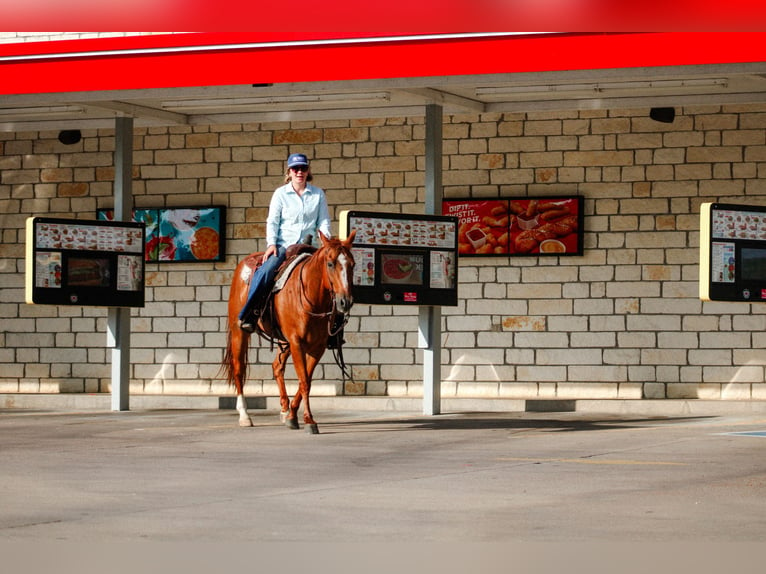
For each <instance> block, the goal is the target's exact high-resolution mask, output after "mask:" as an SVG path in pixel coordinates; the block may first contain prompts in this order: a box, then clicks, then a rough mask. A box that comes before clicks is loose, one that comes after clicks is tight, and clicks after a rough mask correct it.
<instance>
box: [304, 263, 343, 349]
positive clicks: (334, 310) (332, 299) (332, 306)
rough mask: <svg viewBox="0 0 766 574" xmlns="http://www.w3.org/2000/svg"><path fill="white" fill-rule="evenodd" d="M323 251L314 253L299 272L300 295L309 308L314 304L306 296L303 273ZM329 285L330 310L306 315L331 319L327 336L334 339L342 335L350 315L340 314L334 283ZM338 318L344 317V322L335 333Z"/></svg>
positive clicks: (308, 312)
mask: <svg viewBox="0 0 766 574" xmlns="http://www.w3.org/2000/svg"><path fill="white" fill-rule="evenodd" d="M321 251H322V249H320V250H319V251H317V252H315V253H313V254H312V255H311V257H309V258H308V259H306V261H304V262H303V264H302V265H301V268H300V270H299V271H298V279H299V281H300V289H299V293H300V296H301V303H302V302H303V300H305V301H306V302H307V303H308V304H309V306H311V305H312V303H311V301H310V300H309V298H308V296H307V295H306V292H305V288H306V283H305V282H304V281H303V271H304V269H305V268H306V265H308V263H309V261H310V260H311V259H312V258H313V257H315V256H316V255H318V254H319V253H320V252H321ZM326 259H327V258H326V257H325V260H326ZM328 283H329V284H330V289H329V292H330V310H329V311H326V312H324V313H313V312H311V311H306V313H307V314H308V315H310V316H311V317H319V318H321V317H330V322H329V323H328V324H327V334H328V335H329V336H330V337H334V336H335V335H337V334H338V333H340V332H341V331H342V330H343V328H344V327H345V326H346V324H347V323H348V319H349V317H348V313H339V312H338V309H337V306H336V303H335V289H334V288H333V284H332V281H328ZM338 316H341V317H343V321H342V322H340V324H339V326H338V328H337V329H336V330H334V331H333V325H334V323H335V317H338Z"/></svg>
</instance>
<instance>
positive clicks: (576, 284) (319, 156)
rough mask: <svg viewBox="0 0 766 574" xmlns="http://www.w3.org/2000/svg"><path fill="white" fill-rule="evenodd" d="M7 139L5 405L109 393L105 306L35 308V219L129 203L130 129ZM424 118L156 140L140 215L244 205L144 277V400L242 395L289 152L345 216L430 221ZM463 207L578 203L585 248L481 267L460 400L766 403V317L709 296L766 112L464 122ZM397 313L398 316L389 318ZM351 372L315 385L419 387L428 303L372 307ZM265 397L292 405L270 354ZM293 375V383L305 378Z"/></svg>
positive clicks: (462, 345)
mask: <svg viewBox="0 0 766 574" xmlns="http://www.w3.org/2000/svg"><path fill="white" fill-rule="evenodd" d="M113 135H114V134H113V132H112V131H111V130H100V131H95V130H92V131H84V132H83V140H82V141H81V142H80V143H78V144H76V145H73V146H65V145H63V144H61V143H59V142H58V140H57V133H54V132H50V133H48V132H46V133H0V227H1V228H2V238H3V241H2V246H0V322H1V324H2V326H0V392H106V391H108V390H109V379H110V357H109V352H108V350H107V349H106V334H105V331H106V311H105V310H104V309H97V308H81V307H71V308H63V307H62V308H56V307H47V306H30V305H26V304H24V302H23V301H24V289H23V286H24V277H23V272H24V222H25V219H26V218H27V217H28V216H31V215H49V216H54V217H57V216H75V217H78V218H92V217H94V215H95V211H96V209H97V208H100V207H111V201H112V186H113V176H114V170H113V167H112V166H113V150H114V138H113ZM423 138H424V120H423V118H422V117H410V118H395V119H388V120H378V119H371V120H348V121H323V122H301V123H293V124H287V123H273V124H247V125H217V126H209V127H207V126H205V127H202V126H196V127H171V128H149V129H142V128H137V129H136V131H135V138H134V150H135V151H134V164H135V165H134V177H135V182H134V194H135V203H136V206H137V207H157V206H178V205H189V204H193V205H210V204H219V205H225V206H227V219H228V224H227V251H228V254H227V259H226V262H225V263H219V264H194V265H192V264H173V265H158V264H148V265H147V281H148V291H147V303H146V306H145V308H143V309H136V310H134V311H133V313H132V317H133V318H132V329H133V333H134V334H133V337H132V357H131V358H132V362H133V368H132V382H131V392H132V393H195V394H207V393H219V394H223V393H227V392H230V391H229V390H228V389H227V388H226V386H225V384H224V383H223V381H222V380H221V379H219V378H218V375H217V373H218V367H219V362H220V360H221V358H222V355H223V348H224V344H225V335H224V329H225V319H224V317H225V313H226V297H227V295H228V282H229V278H230V274H231V271H232V269H233V268H234V265H235V264H236V262H237V261H238V260H239V259H241V257H242V256H244V255H245V254H246V253H248V252H250V251H254V250H257V249H261V248H263V237H264V225H263V221H264V219H265V216H266V211H267V206H268V202H269V199H270V197H271V192H272V191H273V189H274V188H275V187H277V186H278V185H279V184H280V182H281V180H282V173H283V169H284V160H285V158H286V157H287V155H288V153H290V152H295V151H301V152H304V153H306V154H308V155H309V156H310V157H311V158H313V162H312V168H313V172H314V174H315V183H316V184H318V185H320V186H321V187H323V188H325V190H326V191H327V195H328V200H329V203H330V205H331V210H332V214H333V216H334V227H335V230H337V214H338V213H339V211H340V210H342V209H349V208H353V209H360V210H375V211H394V212H404V213H422V210H423V201H424V188H423V186H424V156H423V153H424V141H423ZM443 149H444V164H443V166H444V177H443V182H444V194H445V198H467V197H472V198H495V197H503V198H506V197H524V196H540V195H542V196H544V195H556V194H575V193H576V194H581V195H583V196H584V197H585V211H586V215H585V253H584V255H583V256H581V257H562V258H536V257H532V258H529V257H524V258H508V257H497V258H495V257H489V258H479V259H477V258H473V259H469V258H466V259H463V260H462V261H461V263H460V282H461V284H460V291H459V304H458V306H457V307H447V308H444V309H443V319H442V320H443V337H442V339H443V340H442V344H443V380H444V383H443V385H442V395H443V396H445V397H450V396H461V397H463V396H464V397H469V396H470V397H477V396H478V397H509V398H561V399H574V398H630V399H639V398H681V397H683V398H713V399H715V398H723V399H764V398H766V384H764V382H765V381H764V365H765V364H766V350H765V349H764V347H766V307H764V306H759V305H758V304H723V303H702V302H701V301H700V300H699V298H698V295H697V293H698V284H697V280H698V257H699V255H698V244H699V205H700V204H701V203H703V202H708V201H719V200H726V201H732V202H739V203H755V204H759V205H763V204H766V179H765V177H766V107H763V106H760V107H756V106H737V107H734V106H730V107H718V106H715V107H699V108H685V109H678V110H677V116H676V120H675V121H674V122H673V123H672V124H663V123H657V122H655V121H652V120H651V119H649V117H648V110H619V111H618V110H614V111H604V110H599V111H580V112H574V111H573V112H568V113H567V112H565V113H560V112H556V113H553V112H550V113H530V114H487V115H480V116H479V115H460V116H445V125H444V146H443ZM392 318H394V319H395V320H392ZM346 339H347V341H348V344H347V346H346V353H345V354H346V359H347V362H348V363H349V364H350V365H351V367H352V369H353V374H354V380H353V381H350V382H347V383H346V386H345V388H343V386H342V384H341V382H340V380H341V378H340V372H339V370H338V368H337V367H336V366H335V365H334V364H333V363H332V360H331V358H330V357H329V355H328V356H327V357H325V358H324V359H323V361H322V363H321V364H320V367H319V369H318V372H317V374H316V380H317V381H318V382H321V383H322V384H321V385H319V388H318V392H321V393H325V394H336V393H337V394H341V393H345V394H368V395H391V396H418V395H420V393H421V383H420V379H421V377H422V369H421V368H420V366H419V365H420V362H421V358H422V353H421V351H419V350H418V349H417V313H416V310H415V309H411V308H408V309H402V308H393V307H390V306H367V305H356V306H355V307H354V309H353V313H352V319H351V321H350V323H349V326H348V328H347V330H346ZM251 352H252V355H251V360H252V369H251V382H250V383H249V384H248V391H249V392H250V393H259V392H264V393H268V394H274V393H275V392H276V389H275V386H274V385H273V383H272V382H271V368H270V363H271V360H272V353H271V352H270V350H269V348H268V347H267V346H261V347H256V348H254V349H253V350H252V351H251ZM291 376H292V375H291Z"/></svg>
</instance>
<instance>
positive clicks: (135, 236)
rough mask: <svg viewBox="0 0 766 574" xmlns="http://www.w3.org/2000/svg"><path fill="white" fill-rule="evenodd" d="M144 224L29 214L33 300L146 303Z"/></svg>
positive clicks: (29, 297) (28, 288) (29, 296)
mask: <svg viewBox="0 0 766 574" xmlns="http://www.w3.org/2000/svg"><path fill="white" fill-rule="evenodd" d="M144 237H145V226H144V224H143V223H135V222H109V221H97V220H85V219H59V218H53V217H29V218H27V221H26V278H25V298H26V302H27V303H29V304H42V305H78V306H79V305H81V306H95V307H143V306H144V300H145V277H146V269H145V261H144V257H143V253H144V243H145V242H144Z"/></svg>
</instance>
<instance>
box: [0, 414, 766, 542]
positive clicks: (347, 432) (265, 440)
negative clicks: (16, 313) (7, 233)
mask: <svg viewBox="0 0 766 574" xmlns="http://www.w3.org/2000/svg"><path fill="white" fill-rule="evenodd" d="M314 414H315V416H316V417H317V420H318V422H319V429H320V434H319V435H314V436H312V435H309V434H306V433H305V432H304V431H303V430H300V431H294V430H289V429H287V428H285V427H284V426H282V425H281V424H280V423H279V420H278V416H277V414H276V413H275V412H272V411H253V412H252V415H253V420H254V425H255V426H253V427H252V428H240V427H238V426H237V416H236V414H235V413H234V412H233V411H226V410H192V409H186V410H143V411H129V412H64V411H43V410H30V409H0V436H2V440H1V441H0V460H2V466H1V467H0V539H1V540H4V541H77V540H80V541H81V540H87V541H88V543H89V544H93V543H96V542H125V541H141V540H152V541H162V542H174V541H182V542H185V543H188V542H195V541H205V542H211V541H212V542H215V541H226V542H232V541H233V542H236V541H251V542H252V541H258V542H277V541H280V542H282V541H296V542H310V543H322V542H327V543H344V544H345V543H355V542H374V543H388V542H396V543H408V542H412V541H413V540H417V541H422V542H429V541H430V542H447V543H449V542H451V541H460V542H461V543H474V542H475V543H498V542H599V543H603V542H614V543H618V542H641V541H646V542H668V541H671V542H678V543H683V542H695V543H699V542H700V541H702V542H704V541H719V542H720V541H723V542H762V541H763V540H764V538H765V537H766V456H764V454H766V436H764V435H766V418H763V417H762V416H758V415H735V416H733V415H725V416H715V415H706V416H634V415H616V414H609V413H605V414H594V413H587V414H583V413H529V412H525V413H451V414H444V415H438V416H432V417H428V416H423V415H420V414H417V413H369V412H339V411H334V412H318V411H316V410H315V413H314Z"/></svg>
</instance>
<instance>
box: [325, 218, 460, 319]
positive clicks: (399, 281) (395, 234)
mask: <svg viewBox="0 0 766 574" xmlns="http://www.w3.org/2000/svg"><path fill="white" fill-rule="evenodd" d="M351 230H356V236H355V238H354V247H353V254H354V260H355V262H356V266H355V267H354V287H353V294H354V300H355V301H356V302H359V303H368V304H385V305H446V306H455V305H457V283H458V266H457V218H455V217H444V216H436V215H432V216H428V215H409V214H401V213H377V212H363V211H343V212H342V213H341V214H340V236H341V238H346V237H348V234H349V233H351Z"/></svg>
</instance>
